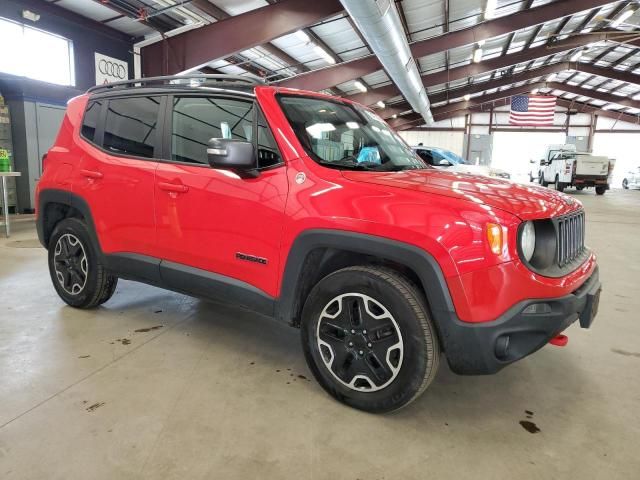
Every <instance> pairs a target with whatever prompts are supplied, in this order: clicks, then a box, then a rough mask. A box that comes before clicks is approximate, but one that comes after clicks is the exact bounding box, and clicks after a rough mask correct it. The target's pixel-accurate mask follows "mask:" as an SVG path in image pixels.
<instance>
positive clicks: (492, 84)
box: [380, 62, 640, 119]
mask: <svg viewBox="0 0 640 480" xmlns="http://www.w3.org/2000/svg"><path fill="white" fill-rule="evenodd" d="M567 70H575V71H577V72H585V73H590V74H592V75H599V76H601V77H606V78H611V79H613V80H620V81H622V82H627V83H636V84H640V75H636V74H633V73H629V72H626V71H621V70H614V69H612V68H605V67H598V66H595V65H591V64H588V63H570V62H560V63H552V64H550V65H547V66H546V67H541V68H536V69H535V70H528V71H525V72H523V73H520V74H516V75H513V76H510V77H506V78H500V79H497V80H491V81H486V82H481V83H475V84H473V85H472V86H470V87H462V88H456V89H453V90H447V91H444V92H438V93H434V94H431V95H429V99H430V100H431V103H439V102H444V101H447V100H449V99H453V98H461V97H463V96H465V95H467V94H469V95H473V94H474V93H480V92H484V91H486V90H490V89H492V88H501V87H506V86H508V85H512V84H514V83H518V82H524V81H528V80H533V79H535V78H539V77H546V76H547V75H550V74H552V73H560V72H564V71H567ZM549 85H550V84H549ZM554 85H563V88H560V87H559V86H558V87H557V88H558V89H559V90H565V91H567V89H569V88H571V89H572V91H571V92H569V93H576V92H577V91H578V90H576V88H579V86H575V87H574V86H571V85H568V84H567V83H560V84H554ZM531 88H532V89H533V87H531ZM579 92H580V93H579V94H580V95H585V96H589V97H592V96H593V94H595V93H598V94H600V93H602V92H596V90H595V89H587V88H580V89H579ZM603 95H605V94H603ZM605 96H606V95H605ZM606 98H607V100H603V101H608V102H615V103H618V104H620V105H625V103H635V102H627V100H625V99H624V97H618V96H612V95H609V96H606ZM596 100H597V98H596ZM621 102H623V103H621ZM628 106H631V105H628ZM634 108H635V107H634ZM410 109H411V106H410V105H409V104H408V103H406V102H402V103H398V104H395V105H391V106H389V107H387V108H385V109H384V110H381V111H380V116H381V117H382V118H384V119H387V118H390V117H392V116H393V115H394V114H395V115H399V114H400V113H402V112H406V111H407V110H410Z"/></svg>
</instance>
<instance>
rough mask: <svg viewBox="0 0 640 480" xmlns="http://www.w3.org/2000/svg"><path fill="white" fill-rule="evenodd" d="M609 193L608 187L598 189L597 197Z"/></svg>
mask: <svg viewBox="0 0 640 480" xmlns="http://www.w3.org/2000/svg"><path fill="white" fill-rule="evenodd" d="M606 191H607V187H596V195H604V192H606Z"/></svg>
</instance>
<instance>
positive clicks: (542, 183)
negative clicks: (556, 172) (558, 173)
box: [538, 172, 549, 187]
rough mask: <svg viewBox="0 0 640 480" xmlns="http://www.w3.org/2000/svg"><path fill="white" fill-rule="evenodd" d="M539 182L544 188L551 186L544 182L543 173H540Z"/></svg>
mask: <svg viewBox="0 0 640 480" xmlns="http://www.w3.org/2000/svg"><path fill="white" fill-rule="evenodd" d="M538 181H539V182H540V185H542V186H543V187H548V186H549V184H548V183H547V182H545V181H544V174H543V173H542V172H540V178H539V179H538Z"/></svg>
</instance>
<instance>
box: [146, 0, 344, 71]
mask: <svg viewBox="0 0 640 480" xmlns="http://www.w3.org/2000/svg"><path fill="white" fill-rule="evenodd" d="M342 11H343V7H342V4H341V3H340V2H339V0H323V1H321V2H309V1H308V0H282V1H280V2H278V3H275V4H273V5H267V6H265V7H261V8H257V9H255V10H251V11H249V12H246V13H242V14H240V15H236V16H234V17H229V18H226V19H224V20H221V21H219V22H216V23H212V24H210V25H206V26H204V27H200V28H197V29H195V30H190V31H188V32H185V33H182V34H180V35H175V36H173V37H169V38H166V39H164V40H163V41H161V42H158V43H154V44H152V45H149V46H146V47H143V48H142V49H141V55H142V71H143V74H144V75H145V76H153V75H171V74H175V73H178V72H181V71H184V70H187V69H190V68H194V67H197V66H199V65H202V64H205V63H208V62H210V61H212V60H216V59H218V58H222V57H226V56H228V55H232V54H234V53H238V52H240V51H242V50H247V49H249V48H253V47H256V46H258V45H263V44H265V43H268V42H269V41H271V40H273V39H274V38H277V37H280V36H282V35H286V34H288V33H292V32H295V31H296V30H299V29H301V28H305V27H308V26H309V25H313V24H314V23H317V22H319V21H321V20H323V19H325V18H327V17H330V16H332V15H335V14H337V13H340V12H342Z"/></svg>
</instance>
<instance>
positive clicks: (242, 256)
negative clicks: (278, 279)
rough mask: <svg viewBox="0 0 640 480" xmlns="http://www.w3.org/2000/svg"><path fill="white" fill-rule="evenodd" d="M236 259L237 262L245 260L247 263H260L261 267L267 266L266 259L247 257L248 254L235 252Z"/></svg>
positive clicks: (253, 256)
mask: <svg viewBox="0 0 640 480" xmlns="http://www.w3.org/2000/svg"><path fill="white" fill-rule="evenodd" d="M236 258H237V259H238V260H245V261H247V262H254V263H260V264H262V265H266V264H267V259H266V258H262V257H256V256H255V255H249V254H248V253H241V252H236Z"/></svg>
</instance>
